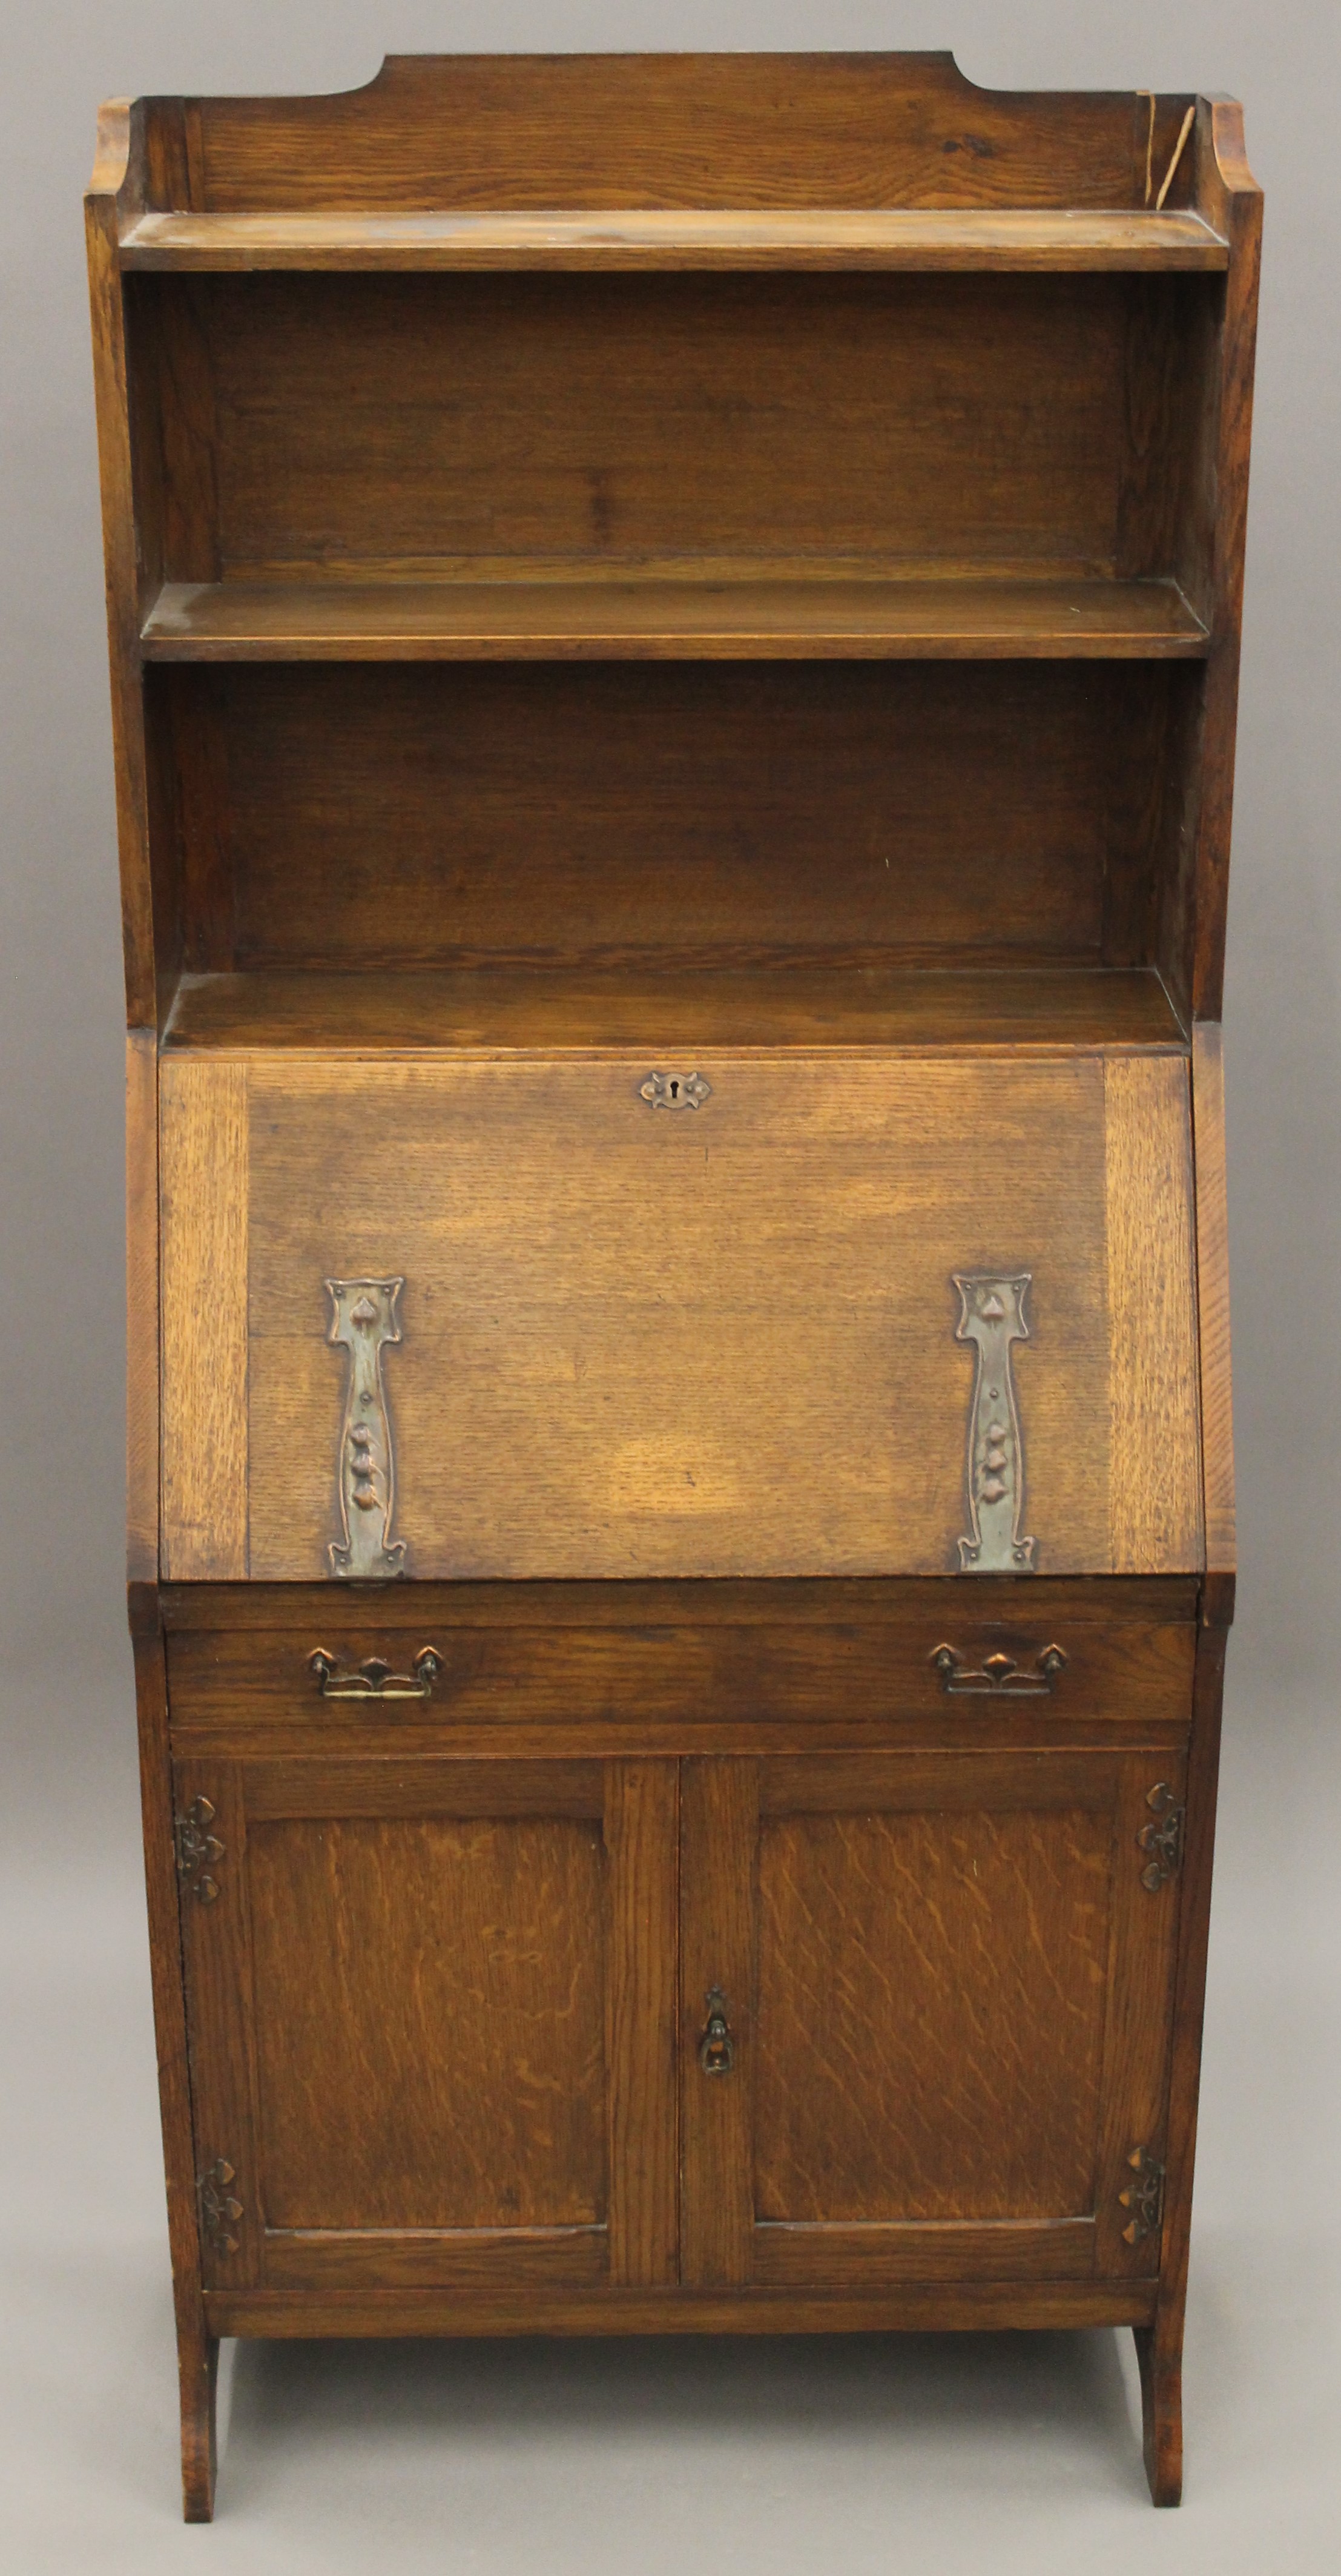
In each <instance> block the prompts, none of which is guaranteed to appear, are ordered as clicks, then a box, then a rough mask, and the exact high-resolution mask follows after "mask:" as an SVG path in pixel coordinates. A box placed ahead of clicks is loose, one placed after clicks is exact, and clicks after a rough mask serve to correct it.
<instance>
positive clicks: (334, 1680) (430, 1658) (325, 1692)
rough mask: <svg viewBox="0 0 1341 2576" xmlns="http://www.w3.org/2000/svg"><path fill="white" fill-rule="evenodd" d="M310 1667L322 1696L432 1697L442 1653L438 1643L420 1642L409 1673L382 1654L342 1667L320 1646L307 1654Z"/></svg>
mask: <svg viewBox="0 0 1341 2576" xmlns="http://www.w3.org/2000/svg"><path fill="white" fill-rule="evenodd" d="M307 1669H308V1671H309V1672H310V1673H311V1674H312V1676H313V1678H314V1680H315V1682H316V1685H317V1688H318V1690H319V1691H320V1693H321V1696H322V1698H323V1699H431V1698H432V1696H433V1685H434V1683H435V1681H437V1680H438V1678H439V1676H440V1675H441V1672H442V1657H441V1655H440V1654H439V1653H438V1650H437V1648H436V1646H421V1647H420V1649H419V1652H418V1654H417V1655H416V1656H415V1659H414V1662H413V1664H412V1666H411V1668H410V1670H409V1672H408V1673H393V1671H392V1669H391V1666H390V1664H389V1663H387V1662H386V1661H385V1659H384V1658H383V1657H382V1656H381V1655H369V1656H368V1657H367V1658H366V1660H365V1661H364V1662H363V1663H361V1664H357V1665H355V1666H354V1667H353V1668H352V1669H351V1668H349V1667H348V1666H346V1667H345V1668H344V1669H343V1670H342V1668H341V1666H340V1665H339V1664H338V1663H337V1662H336V1660H335V1657H334V1655H328V1654H327V1652H326V1650H325V1648H324V1646H318V1647H317V1649H316V1652H315V1654H311V1655H309V1656H308V1659H307Z"/></svg>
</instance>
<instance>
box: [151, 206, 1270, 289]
mask: <svg viewBox="0 0 1341 2576" xmlns="http://www.w3.org/2000/svg"><path fill="white" fill-rule="evenodd" d="M120 259H121V265H122V267H123V268H127V269H187V270H196V271H200V270H210V269H214V270H219V269H241V270H244V271H247V272H249V273H252V274H254V273H255V272H256V271H257V270H264V269H294V268H297V269H339V270H344V271H350V270H360V269H364V270H366V269H374V270H379V271H383V272H384V271H386V270H388V269H391V270H395V269H439V270H441V269H500V268H502V269H530V268H536V269H545V270H548V271H553V270H559V271H563V270H565V269H583V270H600V269H607V270H608V269H630V268H633V269H645V268H653V269H661V270H665V269H763V268H773V267H778V268H785V269H788V270H791V271H795V270H798V269H801V270H803V269H826V270H851V269H867V268H874V269H883V270H899V269H933V270H936V271H939V272H947V271H948V272H954V271H956V270H965V269H989V270H991V271H993V272H994V273H996V274H1001V273H1003V272H1009V271H1010V270H1012V269H1044V270H1051V271H1062V270H1071V269H1083V270H1085V271H1087V272H1090V273H1094V272H1102V271H1104V270H1108V269H1156V270H1165V271H1167V270H1178V269H1195V270H1206V269H1211V270H1215V269H1223V268H1225V267H1227V266H1228V262H1229V248H1228V244H1227V243H1226V242H1225V240H1224V239H1223V237H1222V236H1221V235H1220V234H1218V233H1215V232H1213V231H1212V230H1211V227H1210V225H1209V224H1207V223H1205V222H1204V221H1203V220H1202V218H1201V217H1200V216H1199V215H1196V214H1173V215H1169V214H1158V213H1155V212H1152V211H1150V210H1148V209H1146V208H1144V207H1142V208H1140V209H1138V210H1137V211H1136V212H1118V211H1116V210H1114V209H1110V208H1107V207H1105V208H1100V209H1095V210H1094V211H1090V212H1081V211H1080V210H1078V209H1074V208H1071V207H1064V208H1060V209H1057V210H1055V211H1054V210H1051V209H1049V210H1048V211H1046V212H1045V211H1042V210H1034V209H1027V210H1026V209H1021V208H1018V207H1002V208H1000V209H997V210H994V211H993V212H991V213H977V212H965V211H963V210H962V209H955V210H953V211H950V210H946V211H944V212H940V211H933V210H932V209H930V208H926V207H921V206H918V207H900V208H899V209H897V210H896V211H894V212H889V213H887V212H884V211H880V210H877V209H875V208H865V209H862V210H860V211H858V210H856V209H846V208H837V207H813V208H807V209H805V210H803V211H802V210H794V211H792V212H789V213H786V214H780V213H776V212H774V211H772V210H771V209H768V210H765V209H760V210H758V211H756V212H752V213H745V212H737V211H726V210H722V211H720V212H719V211H711V210H707V209H703V208H700V207H683V208H677V209H676V210H675V211H674V212H672V211H670V210H668V209H661V208H651V209H642V210H635V209H632V208H624V207H612V208H611V209H610V210H609V211H608V212H607V213H604V214H569V213H561V212H547V213H537V214H518V213H511V212H506V211H499V212H496V213H488V214H485V213H480V214H455V213H452V214H442V213H433V214H418V215H416V214H401V215H386V214H374V213H371V212H370V213H365V214H359V215H353V214H322V213H312V214H265V215H258V214H205V215H195V214H175V215H174V214H169V215H164V214H144V215H141V216H139V217H138V218H137V220H136V221H135V222H134V223H133V224H132V225H131V226H130V227H129V229H128V230H127V231H126V232H124V233H123V234H122V236H121V243H120Z"/></svg>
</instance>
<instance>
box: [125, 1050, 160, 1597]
mask: <svg viewBox="0 0 1341 2576" xmlns="http://www.w3.org/2000/svg"><path fill="white" fill-rule="evenodd" d="M157 1575H158V1050H157V1046H156V1043H155V1041H154V1039H153V1038H152V1037H151V1036H150V1035H149V1033H148V1032H147V1031H146V1030H135V1031H133V1032H132V1034H131V1036H130V1037H129V1038H128V1039H127V1041H126V1579H127V1581H128V1582H130V1583H153V1582H155V1581H156V1579H157Z"/></svg>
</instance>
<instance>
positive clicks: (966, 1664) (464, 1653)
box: [168, 1585, 1196, 1747]
mask: <svg viewBox="0 0 1341 2576" xmlns="http://www.w3.org/2000/svg"><path fill="white" fill-rule="evenodd" d="M949 1588H950V1589H951V1590H952V1601H951V1604H950V1606H949V1607H947V1608H929V1609H928V1610H927V1611H926V1612H924V1613H921V1614H919V1615H917V1616H916V1617H913V1618H910V1619H906V1620H902V1621H900V1622H898V1623H897V1624H888V1623H881V1624H879V1625H874V1624H872V1625H870V1626H860V1625H842V1626H838V1625H833V1626H828V1625H815V1626H799V1625H794V1624H787V1625H783V1624H779V1625H777V1626H772V1627H770V1626H767V1625H764V1626H760V1625H741V1626H739V1627H732V1626H721V1625H718V1624H715V1623H714V1624H713V1625H710V1626H709V1625H704V1626H694V1625H688V1624H685V1625H666V1626H650V1627H639V1628H636V1629H634V1628H612V1627H598V1626H592V1627H581V1626H562V1627H557V1626H556V1627H553V1628H545V1627H517V1628H498V1627H469V1628H459V1627H453V1626H451V1625H449V1624H447V1623H445V1622H444V1621H443V1620H441V1619H435V1618H434V1617H433V1615H432V1614H431V1612H428V1611H426V1612H425V1614H424V1615H423V1616H422V1617H421V1618H420V1619H419V1620H418V1622H417V1624H413V1625H410V1624H405V1625H401V1624H399V1619H400V1618H401V1617H404V1616H405V1615H406V1614H405V1613H404V1612H402V1611H401V1608H400V1604H399V1603H398V1605H397V1611H398V1624H397V1625H396V1626H394V1627H392V1626H390V1625H389V1624H388V1625H385V1626H382V1627H373V1626H371V1625H368V1626H361V1627H359V1628H357V1629H354V1628H350V1627H347V1626H346V1625H345V1624H344V1623H343V1622H342V1621H339V1620H324V1621H322V1622H321V1623H320V1624H318V1623H317V1622H316V1621H313V1622H312V1624H311V1625H310V1626H307V1627H301V1628H300V1627H293V1628H286V1629H283V1630H269V1629H254V1628H248V1629H239V1630H233V1631H229V1630H223V1629H214V1630H200V1631H187V1632H184V1633H181V1634H175V1635H172V1636H170V1637H169V1639H168V1674H169V1694H170V1701H171V1710H172V1722H173V1726H174V1728H175V1729H176V1730H178V1731H181V1730H183V1729H185V1730H190V1731H195V1730H208V1731H211V1732H213V1731H216V1730H223V1731H224V1732H227V1733H234V1732H241V1733H243V1734H246V1733H247V1732H249V1731H251V1730H265V1729H274V1728H285V1729H289V1730H297V1731H299V1732H300V1733H301V1734H303V1735H305V1736H310V1737H311V1738H312V1740H313V1742H314V1744H315V1743H319V1742H320V1741H322V1740H323V1738H329V1737H341V1738H343V1737H344V1736H346V1735H348V1734H349V1733H350V1732H351V1730H355V1731H361V1732H363V1733H366V1732H368V1731H369V1730H372V1731H373V1732H374V1733H376V1734H377V1735H380V1736H385V1737H387V1738H388V1739H392V1740H394V1741H396V1742H398V1743H402V1744H404V1743H408V1742H409V1741H410V1740H411V1739H412V1738H414V1737H417V1736H418V1735H419V1734H420V1733H422V1731H423V1730H425V1729H431V1730H437V1731H441V1730H443V1729H445V1730H447V1731H448V1732H449V1733H451V1734H456V1733H462V1732H465V1731H469V1732H470V1733H472V1734H473V1733H474V1732H475V1731H478V1730H481V1729H484V1730H507V1729H509V1728H514V1729H515V1728H517V1727H534V1726H540V1727H546V1728H568V1729H573V1728H579V1729H581V1728H587V1729H591V1728H600V1727H602V1726H607V1727H608V1726H616V1727H620V1728H625V1729H629V1728H632V1729H637V1730H639V1732H640V1734H645V1735H647V1736H648V1741H649V1747H650V1745H651V1742H652V1740H653V1734H655V1741H656V1744H657V1745H658V1747H660V1746H662V1745H664V1744H666V1743H667V1742H669V1741H670V1740H672V1739H673V1738H675V1737H676V1736H677V1735H678V1736H682V1737H686V1738H690V1739H692V1737H693V1734H694V1732H695V1730H702V1729H704V1728H709V1727H713V1726H718V1727H721V1726H728V1727H730V1726H742V1725H743V1726H747V1727H751V1728H755V1727H760V1726H764V1727H766V1726H768V1725H770V1724H777V1725H788V1726H796V1725H798V1724H801V1725H806V1726H809V1727H813V1728H818V1729H823V1730H825V1731H826V1732H827V1733H830V1734H832V1735H833V1736H834V1737H835V1738H837V1737H841V1736H842V1735H843V1734H845V1733H846V1734H848V1735H852V1734H853V1733H854V1731H860V1730H863V1729H869V1728H872V1727H876V1728H882V1729H885V1728H890V1727H894V1728H898V1729H908V1730H912V1731H913V1732H915V1733H916V1734H917V1735H919V1736H920V1737H922V1738H923V1739H927V1738H932V1739H935V1740H941V1739H945V1740H955V1741H961V1742H964V1741H966V1742H974V1741H977V1740H980V1739H990V1740H992V1741H1003V1740H1004V1741H1015V1740H1019V1739H1023V1738H1025V1737H1027V1736H1029V1735H1031V1734H1037V1733H1038V1732H1039V1730H1042V1731H1043V1733H1044V1735H1045V1736H1046V1735H1048V1734H1051V1733H1055V1732H1057V1731H1059V1730H1060V1731H1062V1732H1066V1731H1067V1730H1069V1729H1071V1728H1073V1727H1076V1726H1080V1725H1084V1726H1099V1727H1103V1728H1106V1729H1117V1728H1125V1729H1126V1730H1128V1731H1129V1732H1130V1731H1132V1730H1135V1731H1137V1732H1143V1731H1145V1730H1148V1729H1151V1728H1155V1729H1161V1728H1165V1727H1169V1726H1186V1724H1187V1722H1188V1718H1189V1715H1190V1709H1191V1693H1192V1665H1193V1654H1194V1647H1195V1633H1196V1632H1195V1630H1194V1628H1193V1627H1192V1625H1191V1623H1190V1622H1189V1621H1186V1620H1183V1621H1177V1622H1175V1621H1166V1622H1162V1621H1160V1620H1158V1619H1151V1620H1132V1621H1124V1622H1121V1623H1114V1624H1111V1625H1109V1624H1103V1623H1101V1622H1100V1621H1098V1620H1095V1619H1081V1618H1074V1617H1073V1618H1069V1619H1068V1618H1066V1617H1065V1616H1063V1617H1062V1618H1061V1619H1054V1620H1044V1621H1042V1622H1035V1623H1026V1622H1024V1621H1023V1620H1015V1621H1005V1620H1000V1619H996V1620H984V1619H980V1618H979V1619H975V1618H973V1617H971V1616H966V1615H963V1613H962V1612H961V1610H960V1605H961V1604H962V1605H963V1608H964V1610H965V1611H967V1610H969V1609H971V1606H972V1605H971V1587H961V1586H959V1585H955V1586H953V1587H949ZM332 1606H342V1605H336V1604H333V1605H332ZM668 1731H669V1732H668Z"/></svg>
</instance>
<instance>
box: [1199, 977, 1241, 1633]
mask: <svg viewBox="0 0 1341 2576" xmlns="http://www.w3.org/2000/svg"><path fill="white" fill-rule="evenodd" d="M1192 1131H1193V1144H1194V1152H1195V1158H1196V1176H1197V1198H1196V1205H1197V1320H1198V1350H1199V1353H1200V1359H1201V1442H1202V1460H1203V1474H1204V1477H1205V1488H1206V1500H1205V1509H1206V1573H1207V1579H1208V1586H1213V1587H1214V1589H1215V1592H1216V1596H1217V1598H1216V1608H1215V1616H1216V1619H1217V1621H1218V1622H1224V1621H1226V1620H1227V1618H1228V1615H1229V1613H1230V1612H1231V1611H1232V1608H1233V1601H1234V1570H1235V1564H1236V1561H1237V1542H1236V1535H1235V1526H1234V1389H1233V1372H1232V1368H1231V1364H1230V1351H1229V1207H1228V1200H1227V1194H1226V1158H1225V1066H1224V1042H1223V1039H1222V1036H1221V1032H1220V1027H1219V1023H1218V1021H1201V1022H1199V1023H1198V1025H1197V1027H1196V1028H1195V1029H1194V1030H1193V1033H1192Z"/></svg>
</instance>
